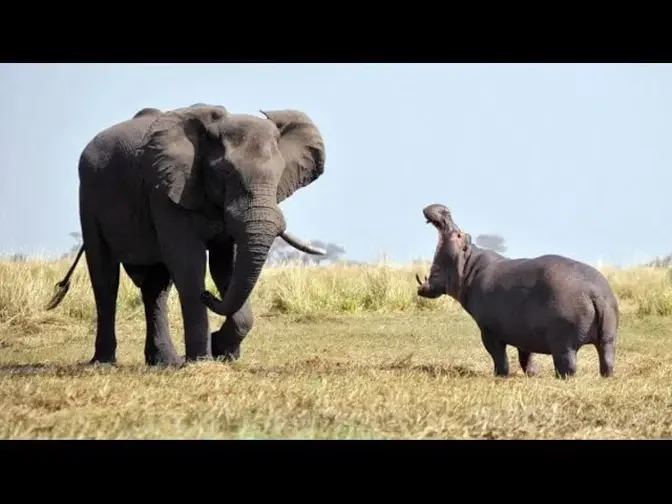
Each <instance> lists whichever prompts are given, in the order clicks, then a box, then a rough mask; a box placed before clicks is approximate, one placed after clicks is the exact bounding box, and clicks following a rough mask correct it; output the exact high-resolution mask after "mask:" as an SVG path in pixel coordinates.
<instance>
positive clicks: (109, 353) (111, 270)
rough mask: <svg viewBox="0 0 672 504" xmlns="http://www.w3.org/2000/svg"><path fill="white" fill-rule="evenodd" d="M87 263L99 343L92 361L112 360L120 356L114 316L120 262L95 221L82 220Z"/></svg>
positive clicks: (91, 362) (109, 362)
mask: <svg viewBox="0 0 672 504" xmlns="http://www.w3.org/2000/svg"><path fill="white" fill-rule="evenodd" d="M82 238H83V240H84V244H85V246H86V254H85V257H86V263H87V266H88V269H89V278H90V279H91V287H92V289H93V296H94V299H95V301H96V343H95V352H94V355H93V358H92V359H91V360H90V361H89V363H90V364H95V363H107V364H113V363H115V362H116V360H117V356H116V353H117V336H116V332H115V318H116V311H117V294H118V292H119V263H118V262H117V261H115V260H114V259H113V258H112V254H111V252H110V249H109V247H108V246H107V244H106V243H105V240H104V239H103V237H102V235H101V233H100V229H99V228H98V225H97V223H96V222H95V221H88V222H87V220H84V219H83V220H82Z"/></svg>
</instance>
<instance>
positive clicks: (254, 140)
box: [47, 104, 325, 365]
mask: <svg viewBox="0 0 672 504" xmlns="http://www.w3.org/2000/svg"><path fill="white" fill-rule="evenodd" d="M262 114H263V115H264V117H257V116H252V115H244V114H231V113H229V112H228V111H227V110H226V109H225V108H224V107H221V106H210V105H205V104H195V105H192V106H190V107H185V108H182V109H177V110H172V111H166V112H162V111H160V110H158V109H153V108H147V109H143V110H141V111H139V112H138V113H136V114H135V116H134V117H133V118H132V119H130V120H128V121H125V122H122V123H119V124H116V125H114V126H112V127H110V128H108V129H106V130H104V131H102V132H101V133H99V134H98V135H96V136H95V138H93V139H92V140H91V142H89V144H88V145H87V146H86V147H85V148H84V150H83V152H82V154H81V157H80V160H79V177H80V190H79V200H80V201H79V203H80V222H81V226H82V236H83V242H84V243H83V246H82V250H80V252H79V254H78V256H77V259H76V260H75V262H74V264H73V265H72V267H71V269H70V271H69V272H68V273H67V275H66V277H65V279H64V280H63V281H61V282H59V284H57V287H58V289H59V290H58V292H57V293H56V295H55V296H54V298H53V299H52V301H51V303H50V304H49V306H48V307H47V308H48V309H52V308H54V307H55V306H57V305H58V303H60V301H61V300H62V299H63V297H64V296H65V293H66V292H67V289H68V287H69V278H70V275H71V274H72V270H73V269H74V267H75V265H76V264H77V261H78V260H79V257H80V256H81V253H82V251H83V250H84V249H85V250H86V261H87V265H88V269H89V276H90V279H91V284H92V287H93V293H94V297H95V302H96V310H97V328H96V342H95V353H94V356H93V358H92V359H91V361H90V362H91V363H94V362H104V363H113V362H115V361H116V349H117V338H116V333H115V315H116V299H117V293H118V287H119V265H120V264H123V266H124V269H125V271H126V273H127V274H128V275H129V277H130V278H131V279H132V281H133V283H134V284H135V285H136V286H137V287H138V288H139V289H140V290H141V294H142V300H143V303H144V308H145V319H146V331H147V332H146V342H145V361H146V363H147V364H159V363H163V364H169V365H181V364H182V363H183V359H182V358H180V357H179V356H178V355H177V353H176V351H175V348H174V346H173V343H172V340H171V337H170V333H169V329H168V321H167V304H166V301H167V298H168V293H169V290H170V288H171V286H172V285H173V283H174V284H175V287H176V288H177V291H178V294H179V299H180V305H181V309H182V317H183V322H184V333H185V334H184V337H185V347H186V359H187V360H188V361H190V360H195V359H203V358H210V357H216V358H224V359H236V358H238V357H239V355H240V353H239V352H240V343H241V342H242V340H243V339H244V338H245V336H246V335H247V334H248V333H249V331H250V329H251V328H252V324H253V315H252V310H251V308H250V304H249V299H248V298H249V296H250V294H251V292H252V290H253V289H254V286H255V284H256V283H257V280H258V278H259V275H260V273H261V270H262V267H263V265H264V262H265V261H266V257H267V254H268V251H269V248H270V246H271V244H272V242H273V240H274V239H275V238H276V237H277V236H282V237H283V238H284V239H285V241H287V242H288V243H289V244H290V245H293V246H294V247H296V248H298V249H299V250H302V251H304V252H307V253H312V254H324V253H325V252H324V251H322V250H320V249H316V248H314V247H311V246H309V245H307V244H306V243H304V242H303V241H301V240H299V239H298V238H295V237H293V236H292V235H291V234H289V233H288V232H287V231H286V227H287V226H286V223H285V219H284V217H283V214H282V212H281V210H280V208H279V207H278V203H280V202H281V201H282V200H284V199H285V198H287V197H289V196H291V195H292V194H293V193H294V192H295V191H296V190H297V189H299V188H301V187H304V186H307V185H308V184H310V183H312V182H313V181H315V180H316V179H317V178H318V177H319V176H320V175H321V174H322V173H323V170H324V163H325V148H324V142H323V139H322V137H321V135H320V133H319V131H318V129H317V127H316V126H315V125H314V124H313V123H312V122H311V120H310V119H309V118H308V116H306V115H305V114H303V113H302V112H298V111H295V110H276V111H268V112H263V111H262ZM206 250H207V251H209V255H208V261H209V266H210V273H211V276H212V278H213V280H214V283H215V285H216V287H217V290H218V291H219V293H220V294H221V295H222V296H223V299H221V300H219V299H217V298H216V297H215V296H214V295H212V294H210V293H207V292H206V291H205V272H206ZM234 258H235V261H234ZM206 305H207V306H210V307H211V308H212V310H214V311H216V312H217V313H218V314H221V315H225V316H226V321H225V322H224V324H223V325H222V327H221V328H220V330H219V331H217V332H215V333H213V334H212V335H210V334H209V328H208V318H207V310H206Z"/></svg>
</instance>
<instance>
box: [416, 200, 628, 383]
mask: <svg viewBox="0 0 672 504" xmlns="http://www.w3.org/2000/svg"><path fill="white" fill-rule="evenodd" d="M423 214H424V216H425V218H426V219H427V221H428V222H429V223H431V224H432V225H433V226H434V227H435V228H436V229H437V230H438V232H439V241H438V245H437V248H436V252H435V255H434V260H433V262H432V266H431V270H430V275H429V278H425V280H424V282H421V281H420V278H419V277H417V275H416V279H417V281H418V283H419V284H420V285H419V287H418V295H419V296H423V297H426V298H437V297H439V296H441V295H448V296H451V297H452V298H453V299H455V300H456V301H458V302H459V303H460V305H461V306H462V307H463V308H464V309H465V310H466V311H467V313H469V314H470V315H471V317H472V318H473V320H474V321H475V322H476V324H477V325H478V327H479V329H480V331H481V338H482V341H483V345H484V346H485V349H486V350H487V351H488V353H489V354H490V356H491V357H492V360H493V363H494V372H495V374H496V375H498V376H508V374H509V362H508V358H507V355H506V347H507V345H511V346H513V347H516V348H517V349H518V361H519V363H520V366H521V368H522V369H523V371H524V372H525V373H526V374H528V375H534V374H536V373H537V371H538V369H537V366H536V364H535V363H534V361H533V359H532V354H533V353H539V354H547V355H548V354H550V355H552V356H553V364H554V366H555V372H556V376H557V377H560V378H566V377H568V376H573V375H574V374H575V372H576V352H577V350H578V349H579V348H580V347H582V346H583V345H588V344H591V345H594V346H595V347H596V349H597V353H598V356H599V361H600V375H601V376H603V377H610V376H612V375H613V371H614V359H615V344H616V339H617V333H618V325H619V316H620V315H619V307H618V302H617V300H616V296H614V294H613V292H612V290H611V288H610V286H609V283H608V282H607V280H606V278H605V277H604V276H603V275H602V274H601V273H600V272H599V271H597V270H596V269H595V268H592V267H591V266H588V265H586V264H583V263H580V262H577V261H574V260H571V259H568V258H565V257H562V256H558V255H544V256H540V257H536V258H532V259H508V258H506V257H504V256H502V255H500V254H498V253H496V252H493V251H490V250H483V249H480V248H478V247H477V246H476V245H474V244H472V243H471V236H470V235H469V234H468V233H464V232H462V231H461V230H460V229H459V227H457V225H456V224H455V223H454V222H453V219H452V217H451V215H450V212H449V210H448V209H447V208H446V207H445V206H443V205H440V204H434V205H429V206H427V207H425V208H424V209H423Z"/></svg>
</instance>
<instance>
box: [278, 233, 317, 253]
mask: <svg viewBox="0 0 672 504" xmlns="http://www.w3.org/2000/svg"><path fill="white" fill-rule="evenodd" d="M280 238H282V239H283V240H285V241H286V242H287V243H289V244H290V245H291V246H292V247H294V248H295V249H297V250H300V251H301V252H305V253H306V254H313V255H323V256H324V255H327V251H326V250H324V249H321V248H319V247H314V246H312V245H310V244H308V243H306V242H304V241H303V240H301V239H299V238H297V237H296V236H294V235H293V234H292V233H290V232H289V231H284V232H283V233H281V234H280Z"/></svg>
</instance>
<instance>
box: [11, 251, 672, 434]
mask: <svg viewBox="0 0 672 504" xmlns="http://www.w3.org/2000/svg"><path fill="white" fill-rule="evenodd" d="M67 267H68V263H67V262H64V263H56V264H54V263H41V262H38V261H36V262H27V263H9V262H4V263H0V403H1V404H2V408H0V437H2V438H108V439H109V438H112V439H114V438H271V437H273V438H277V437H282V438H400V437H401V438H521V437H522V438H657V437H669V436H670V434H671V433H672V415H671V414H670V413H669V412H670V408H671V407H672V388H671V387H670V386H669V383H670V380H671V379H672V272H671V271H670V270H665V269H645V268H642V269H628V270H622V271H620V270H610V271H606V273H607V275H608V278H609V280H610V281H611V283H612V285H613V286H614V289H615V291H616V292H617V294H618V295H619V298H620V299H621V303H622V310H623V318H622V321H623V323H622V330H621V334H620V338H621V339H620V343H619V346H618V353H617V361H616V376H615V377H614V378H613V379H611V380H603V379H601V378H599V375H598V370H597V356H596V353H595V351H594V349H593V348H592V347H584V348H583V349H582V350H581V351H580V352H579V366H578V367H579V369H578V376H577V377H576V378H575V379H573V380H569V381H567V382H562V381H559V380H556V379H555V378H553V373H552V361H551V358H550V356H538V357H537V358H538V359H539V360H540V363H541V364H542V375H541V376H540V377H537V378H532V379H528V378H525V377H524V376H523V375H522V374H521V372H520V370H519V367H518V364H517V360H516V356H515V352H514V351H510V352H509V355H510V359H511V366H512V370H514V371H515V375H514V376H513V377H511V378H510V379H508V380H501V379H496V378H494V377H493V376H492V366H491V361H490V358H489V356H488V355H487V353H486V352H485V350H484V349H483V348H482V346H481V343H480V339H479V336H478V332H477V330H476V327H475V325H474V324H473V322H472V321H471V320H470V319H469V318H468V317H467V316H466V315H465V314H464V313H463V312H462V311H461V310H460V309H459V308H458V307H457V306H456V305H455V303H453V302H452V301H451V300H449V299H447V298H443V299H441V300H438V301H433V302H432V301H428V300H421V299H419V298H417V296H416V295H415V280H414V278H413V275H414V273H415V272H416V271H417V272H419V273H421V275H424V274H425V273H426V272H427V266H420V265H419V266H413V267H399V268H395V267H391V266H384V265H378V266H370V267H345V266H337V267H319V268H317V267H301V266H296V267H286V268H268V269H267V270H266V271H265V272H264V275H263V277H262V280H261V283H260V284H259V286H258V288H257V289H256V291H255V292H254V296H253V299H254V307H255V313H256V314H257V319H256V325H255V328H254V330H253V331H252V333H251V334H250V336H249V337H248V339H247V340H246V342H245V343H244V347H243V355H242V359H241V360H240V361H239V362H237V363H235V364H228V365H226V364H219V363H204V364H198V365H192V366H188V367H186V368H184V369H180V370H162V369H152V368H147V367H145V366H144V364H143V363H142V348H143V344H144V341H143V340H144V323H143V312H142V305H141V303H140V301H139V297H138V293H137V291H136V290H135V288H134V287H133V286H132V284H131V283H130V281H129V280H128V278H127V277H126V276H125V275H122V285H121V288H120V295H119V310H118V337H119V354H118V355H119V359H120V363H119V366H118V367H116V368H111V367H107V366H102V367H88V366H81V365H80V364H79V363H81V362H82V361H85V360H87V359H88V358H90V357H91V354H92V351H93V324H94V314H95V310H94V304H93V296H92V294H91V291H90V287H89V284H88V276H87V273H86V266H85V263H84V262H82V263H80V265H79V266H78V269H77V272H76V273H75V276H74V278H73V285H72V287H71V291H70V293H69V294H68V296H67V297H66V299H65V300H64V301H63V303H62V304H61V305H60V306H59V307H58V308H57V309H56V310H54V311H52V312H44V311H43V310H42V306H43V304H44V303H45V302H46V301H47V299H48V298H49V296H50V295H51V292H52V287H53V285H54V283H55V282H56V281H57V280H59V279H60V278H61V276H62V274H63V273H64V272H65V271H66V269H67ZM211 288H212V286H211ZM213 290H214V288H213ZM170 302H171V328H172V330H173V339H174V341H175V342H176V343H177V344H178V348H179V349H183V341H182V324H181V319H180V311H179V305H178V304H177V296H176V294H175V292H173V294H172V295H171V301H170ZM211 321H212V325H213V327H214V326H219V324H221V321H222V319H221V318H219V317H216V316H214V315H213V316H212V318H211Z"/></svg>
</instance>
